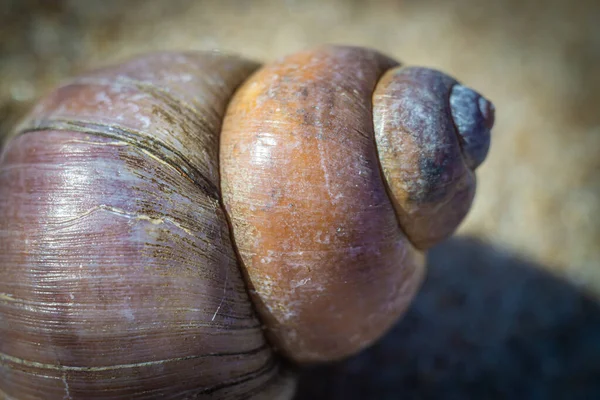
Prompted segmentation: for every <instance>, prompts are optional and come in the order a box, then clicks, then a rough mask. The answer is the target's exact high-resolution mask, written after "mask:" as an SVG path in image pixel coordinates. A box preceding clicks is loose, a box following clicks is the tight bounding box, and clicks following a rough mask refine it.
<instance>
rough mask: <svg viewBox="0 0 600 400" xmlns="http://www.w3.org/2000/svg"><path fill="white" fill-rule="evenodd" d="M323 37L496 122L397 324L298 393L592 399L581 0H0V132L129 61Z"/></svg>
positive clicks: (595, 208)
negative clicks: (445, 82) (493, 113)
mask: <svg viewBox="0 0 600 400" xmlns="http://www.w3.org/2000/svg"><path fill="white" fill-rule="evenodd" d="M324 42H329V43H344V44H354V45H364V46H369V47H373V48H376V49H379V50H381V51H383V52H386V53H388V54H390V55H392V56H395V57H396V58H398V59H400V60H402V61H404V62H405V63H407V64H415V65H416V64H420V65H426V66H432V67H436V68H440V69H442V70H444V71H447V72H449V73H450V74H453V75H455V76H456V77H457V78H458V79H460V80H462V81H463V82H464V83H466V84H467V85H470V86H472V87H474V88H475V89H477V90H478V91H480V92H481V93H483V94H485V95H486V96H487V97H488V98H490V99H491V100H492V101H494V103H495V104H496V108H497V119H496V127H495V129H494V131H493V144H492V150H491V152H490V155H489V158H488V160H487V161H486V162H485V163H484V165H483V166H482V167H481V169H480V172H479V174H478V178H479V182H480V189H479V192H478V194H477V198H476V201H475V204H474V207H473V210H472V212H471V213H470V214H469V216H468V218H467V220H466V221H465V223H464V224H463V225H462V226H461V228H460V229H459V232H458V233H457V235H456V237H455V238H454V239H452V240H450V241H448V242H446V243H444V244H442V245H441V246H439V247H438V248H436V249H434V251H433V252H432V254H431V260H430V263H429V265H430V272H429V276H428V279H427V281H426V283H425V286H424V288H423V291H422V293H421V294H420V295H419V297H418V298H417V301H416V302H415V304H414V307H413V308H412V309H411V311H410V312H409V314H408V315H407V317H406V318H405V319H404V320H402V321H401V322H400V323H399V324H398V326H397V327H396V328H394V330H393V331H392V332H391V333H390V334H389V335H388V336H387V337H386V338H385V339H384V340H383V341H382V342H381V343H379V344H378V345H377V346H375V347H374V348H373V349H371V350H370V351H367V352H366V353H364V354H362V355H360V356H358V357H356V358H353V359H351V360H349V361H347V362H345V363H341V364H336V365H334V366H328V367H322V368H317V369H316V370H313V371H308V372H307V373H306V375H305V378H304V380H303V381H302V384H301V390H300V395H299V397H300V398H339V399H342V398H343V399H352V398H361V399H362V398H398V397H400V396H402V397H403V398H472V397H475V398H540V399H542V398H543V399H547V398H589V397H596V396H598V397H600V361H598V360H600V344H599V343H598V341H597V340H596V341H594V340H593V337H594V335H595V336H596V337H597V336H598V335H599V334H600V309H599V308H598V298H599V296H600V178H599V176H598V173H599V172H600V156H599V154H600V113H599V112H598V107H599V106H600V73H599V72H598V65H600V3H598V2H596V1H564V2H561V1H556V0H549V1H534V0H528V1H517V0H509V1H496V2H491V1H490V2H487V1H476V0H454V1H442V0H439V1H435V0H424V1H360V0H348V1H341V0H338V1H316V0H309V1H299V0H298V1H292V0H287V1H258V0H257V1H220V2H218V1H195V2H192V1H182V0H169V1H160V0H151V1H139V0H133V1H127V2H125V1H117V0H110V1H75V0H73V1H60V0H53V1H42V0H40V1H28V0H13V1H11V0H0V136H2V135H3V134H6V133H7V132H8V131H9V130H10V127H11V126H12V125H13V124H14V123H15V121H17V119H18V118H19V116H20V115H22V114H23V113H24V112H25V110H27V108H28V107H29V106H30V105H31V103H32V102H33V101H34V100H35V99H36V98H37V97H38V96H40V95H42V94H43V93H45V92H47V91H48V90H49V89H50V88H51V87H52V86H53V85H56V84H57V82H59V81H60V80H61V79H63V78H65V77H66V76H69V75H72V74H74V73H77V72H79V71H82V70H84V69H87V68H91V67H94V66H97V65H102V64H107V63H111V62H114V61H118V60H122V59H124V58H127V57H129V56H131V55H133V54H138V53H141V52H146V51H151V50H157V49H186V50H189V49H214V48H218V49H221V50H225V51H232V52H236V53H240V54H242V55H245V56H248V57H251V58H255V59H258V60H270V59H273V58H275V57H278V56H281V55H284V54H288V53H290V52H293V51H295V50H298V49H302V48H305V47H308V46H311V45H316V44H319V43H324Z"/></svg>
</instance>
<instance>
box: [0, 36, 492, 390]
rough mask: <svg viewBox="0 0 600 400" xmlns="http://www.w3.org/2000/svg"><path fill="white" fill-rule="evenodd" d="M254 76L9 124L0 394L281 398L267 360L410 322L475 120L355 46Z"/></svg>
mask: <svg viewBox="0 0 600 400" xmlns="http://www.w3.org/2000/svg"><path fill="white" fill-rule="evenodd" d="M257 68H258V65H257V64H255V63H253V62H250V61H247V60H243V59H240V58H237V57H232V56H226V55H222V54H218V53H159V54H153V55H149V56H143V57H140V58H137V59H134V60H132V61H130V62H127V63H124V64H122V65H119V66H116V67H111V68H106V69H103V70H99V71H96V72H92V73H89V74H87V75H85V76H83V77H80V78H76V79H74V80H73V81H71V82H69V83H67V84H65V85H64V86H62V87H60V88H59V89H57V90H56V91H54V92H53V93H52V94H50V95H49V96H48V97H46V98H45V99H43V100H42V101H41V102H40V103H39V104H38V106H37V107H36V108H35V109H34V110H33V111H32V113H31V115H30V116H29V117H28V118H27V119H26V120H25V121H24V123H23V124H22V125H21V127H20V128H19V129H18V130H17V132H16V134H15V136H14V137H13V138H12V140H11V141H10V142H9V143H8V144H7V146H6V147H5V149H4V150H3V152H2V155H1V156H0V239H1V241H0V395H4V396H5V397H7V398H19V399H29V398H63V396H64V397H67V398H68V397H71V398H86V399H88V398H127V399H133V398H136V399H143V398H162V397H165V398H289V397H291V396H292V394H293V390H294V378H293V374H292V373H291V372H290V370H289V369H288V368H286V367H284V366H283V363H282V361H281V358H280V357H279V355H278V354H277V353H280V354H282V355H283V356H285V357H286V358H288V359H290V360H292V361H295V362H313V361H324V360H332V359H339V358H342V357H345V356H347V355H349V354H351V353H353V352H356V351H358V350H360V349H362V348H364V347H365V346H368V345H369V344H370V343H372V342H373V341H374V340H376V339H377V338H378V337H379V336H381V335H382V334H383V333H384V332H385V331H386V330H387V329H388V328H389V326H390V325H391V324H392V323H393V322H395V321H396V320H397V318H398V317H399V316H400V315H401V314H402V312H403V311H404V310H405V309H406V307H407V305H408V304H409V302H410V300H411V298H412V297H413V296H414V293H415V292H416V290H417V288H418V285H419V282H420V281H421V280H422V277H423V273H424V267H423V263H424V256H423V254H422V250H424V249H425V248H426V247H427V246H429V245H431V244H433V243H434V242H436V241H438V240H440V239H441V238H443V237H446V236H447V235H449V234H450V233H451V232H452V231H453V230H454V229H455V228H456V225H457V224H458V223H459V222H460V220H461V219H462V217H463V216H464V213H466V210H468V208H469V205H470V202H471V199H472V197H473V193H474V188H475V181H474V179H472V176H473V174H472V170H473V169H474V168H475V167H476V166H477V164H478V163H480V162H481V161H482V160H483V157H485V151H487V145H488V143H489V128H491V123H492V122H491V121H493V109H492V108H491V105H489V103H488V102H487V101H486V100H484V99H483V98H481V97H480V96H479V95H477V94H476V93H475V92H472V91H471V90H470V89H466V88H464V87H463V86H460V85H458V83H456V82H455V81H454V80H451V78H449V77H447V76H445V75H443V74H442V73H440V72H437V71H432V70H426V69H418V70H414V71H417V72H419V71H420V72H419V73H417V74H412V75H411V73H410V71H412V70H410V69H403V67H397V63H396V62H395V61H393V60H391V59H389V58H387V57H385V56H383V55H381V54H379V53H377V52H375V51H371V50H366V49H360V48H353V47H341V46H325V47H320V48H317V49H314V50H310V51H306V52H301V53H298V54H295V55H292V56H290V57H287V58H285V59H282V60H279V61H278V62H275V63H273V64H271V65H268V66H265V67H263V68H262V69H259V70H258V71H256V70H257ZM396 68H399V69H396ZM255 71H256V72H255ZM386 71H387V72H386ZM392 71H399V72H398V74H396V72H392ZM406 71H408V72H406ZM420 73H422V74H423V77H421V75H419V74H420ZM413 75H414V76H413ZM382 76H383V78H382ZM397 76H399V77H400V78H397ZM388 78H389V79H388ZM388 80H389V81H390V82H392V83H390V84H389V85H388V84H386V85H383V83H384V82H387V81H388ZM438 82H442V83H439V84H438ZM240 85H242V86H241V87H240V88H239V90H237V92H236V93H235V95H234V92H235V91H236V88H238V86H240ZM382 85H383V86H382ZM388 86H389V87H391V89H386V88H387V87H388ZM463 88H464V89H463ZM448 93H450V94H449V95H448V96H447V94H448ZM455 93H458V94H455ZM232 96H233V98H232ZM453 96H454V97H453ZM448 99H450V101H448ZM430 104H434V105H436V106H437V108H435V107H434V108H430V109H428V110H430V111H429V112H426V111H423V112H422V113H421V114H420V115H422V116H423V118H425V116H429V118H432V119H435V120H436V121H438V122H439V125H435V124H433V125H427V124H426V123H425V122H426V121H425V122H424V121H420V120H419V118H418V115H416V114H415V113H417V111H415V110H421V109H422V108H423V107H428V106H429V105H430ZM474 104H475V105H474ZM411 110H412V111H411ZM486 112H487V114H486ZM406 113H408V115H409V116H412V117H414V118H412V117H411V118H408V117H407V116H406ZM441 114H443V115H441ZM425 119H427V118H425ZM222 125H223V126H222ZM221 130H222V132H221ZM430 131H431V132H433V131H435V135H438V136H436V138H437V139H431V140H429V136H427V138H428V139H427V140H425V139H423V138H422V137H421V136H422V135H423V134H424V133H423V132H426V133H427V134H428V132H430ZM219 135H220V136H219ZM435 135H434V136H435ZM461 138H463V139H461ZM398 140H399V141H400V142H398ZM220 142H221V143H220ZM390 143H391V144H390ZM398 143H400V144H398ZM382 146H383V147H384V148H382ZM386 146H389V149H391V150H389V149H388V148H387V147H386ZM428 146H429V147H428ZM436 146H438V147H439V146H441V147H442V148H441V149H440V148H438V147H436ZM423 147H426V148H425V149H424V148H423ZM405 152H407V153H408V154H405ZM417 153H418V156H417ZM386 157H387V158H386ZM398 163H400V164H398ZM398 165H400V166H399V167H398ZM435 168H438V169H440V170H441V171H443V172H440V173H438V174H437V175H436V174H432V173H431V171H432V169H435ZM445 168H450V171H449V172H447V175H444V174H446V170H445ZM465 171H466V172H465ZM422 180H425V182H424V183H423V182H422ZM416 181H418V184H417V183H416ZM440 185H441V186H443V188H441V187H440ZM415 188H416V189H415ZM440 199H441V201H442V202H444V204H447V205H446V206H442V207H437V208H436V207H435V205H436V201H438V202H439V201H440ZM456 207H459V208H456ZM457 210H458V211H457ZM448 214H452V215H450V216H448Z"/></svg>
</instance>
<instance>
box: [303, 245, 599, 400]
mask: <svg viewBox="0 0 600 400" xmlns="http://www.w3.org/2000/svg"><path fill="white" fill-rule="evenodd" d="M599 338H600V305H599V304H598V303H596V302H595V301H593V300H591V299H590V298H588V297H587V296H586V295H585V294H583V293H581V292H579V291H578V290H577V289H575V288H574V287H573V286H571V285H569V284H568V283H566V282H564V281H562V280H559V279H557V278H555V277H553V276H551V275H549V274H548V273H547V272H545V271H544V269H543V268H542V267H541V266H540V265H535V264H533V263H529V262H527V261H524V260H522V259H519V258H517V257H514V256H512V255H510V254H508V253H506V252H503V251H501V250H498V249H494V248H493V247H491V246H489V245H486V244H484V243H482V242H480V241H477V240H473V239H465V238H460V239H452V240H449V241H448V242H446V243H444V244H442V245H440V246H438V247H437V248H435V249H434V250H433V251H432V252H431V256H430V262H429V276H428V278H427V280H426V282H425V284H424V286H423V290H422V291H421V293H420V294H419V295H418V297H417V299H416V301H415V303H414V305H413V307H412V308H411V309H410V311H409V312H408V314H407V315H406V316H405V317H404V319H402V320H401V321H400V322H399V323H398V324H397V325H396V326H395V327H394V328H393V329H392V331H391V332H389V333H388V334H387V335H386V336H385V337H384V338H383V339H382V340H381V341H380V342H379V343H377V344H376V345H374V346H373V347H372V348H370V349H368V350H367V351H365V352H363V353H362V354H360V355H358V356H355V357H353V358H351V359H349V360H347V361H345V362H340V363H336V364H333V365H328V366H319V367H314V368H309V369H307V370H306V371H304V373H303V375H302V379H301V381H300V386H299V388H300V390H299V393H298V396H297V400H304V399H306V400H308V399H311V400H318V399H331V400H335V399H344V400H352V399H361V400H364V399H540V400H541V399H598V398H600V339H599Z"/></svg>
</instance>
